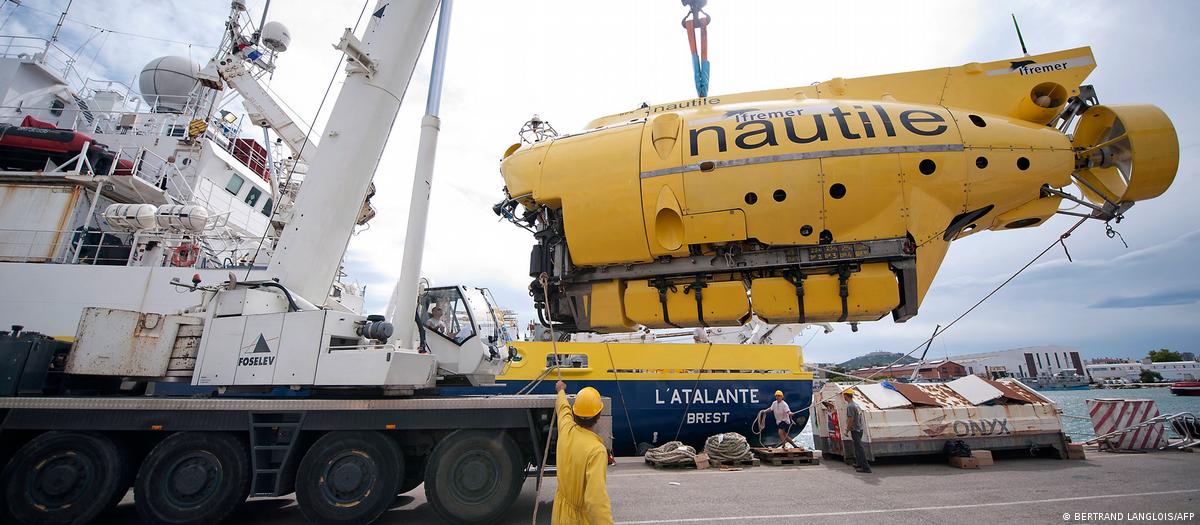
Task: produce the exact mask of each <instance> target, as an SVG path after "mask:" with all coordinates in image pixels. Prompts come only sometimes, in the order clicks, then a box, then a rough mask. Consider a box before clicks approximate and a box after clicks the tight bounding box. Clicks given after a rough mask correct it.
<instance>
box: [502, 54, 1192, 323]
mask: <svg viewBox="0 0 1200 525" xmlns="http://www.w3.org/2000/svg"><path fill="white" fill-rule="evenodd" d="M1094 68H1095V62H1094V59H1093V57H1092V53H1091V49H1090V48H1086V47H1084V48H1078V49H1071V50H1066V51H1059V52H1055V53H1049V54H1044V55H1036V56H1026V57H1021V58H1019V59H1013V60H1002V61H997V62H988V63H970V64H966V65H963V66H958V67H948V68H940V69H932V70H927V71H916V72H908V73H897V74H891V75H882V76H874V77H864V78H852V79H843V78H835V79H833V80H830V81H827V82H822V83H820V84H815V85H812V86H804V87H797V88H788V89H777V90H769V91H758V92H750V93H741V94H734V95H720V96H710V97H704V98H697V99H693V100H687V101H682V102H674V103H670V104H663V105H657V106H648V107H643V108H640V109H637V110H633V111H629V112H625V113H620V114H616V115H611V116H607V117H603V118H600V119H597V120H595V121H593V122H591V123H590V124H589V125H588V128H587V129H586V130H584V131H581V132H579V133H575V134H569V135H561V136H555V134H554V133H538V134H532V135H530V134H525V135H523V137H525V140H523V141H522V143H518V144H514V145H513V146H512V147H510V148H509V149H508V151H506V152H505V155H504V159H503V161H501V165H500V169H501V173H502V175H503V177H504V182H505V184H506V188H505V199H504V200H503V201H502V202H500V203H499V204H497V205H496V207H495V209H496V211H497V213H499V214H501V215H502V216H504V217H507V218H508V219H509V220H511V221H513V222H515V223H517V224H518V225H520V226H522V227H524V228H527V229H529V230H531V231H532V232H534V238H535V239H536V241H537V244H536V245H535V246H534V247H533V251H532V254H531V256H530V276H531V277H534V278H535V279H534V281H533V283H532V284H531V293H532V295H533V297H534V301H535V304H536V307H537V308H538V311H539V314H540V315H542V317H543V321H544V322H550V321H553V322H554V323H556V328H557V329H559V330H561V331H564V332H571V331H595V332H625V331H629V330H631V329H633V328H634V327H636V326H637V325H644V326H646V327H650V328H665V327H696V326H729V325H740V324H742V323H744V322H745V321H747V320H748V318H749V317H750V315H751V314H752V313H753V314H756V315H757V316H758V317H760V318H762V319H763V320H765V321H767V322H771V323H794V322H808V323H813V322H836V321H849V322H856V321H869V320H877V319H880V318H882V317H883V316H885V315H887V314H888V313H891V314H892V317H893V319H895V320H896V321H897V322H903V321H905V320H907V319H909V318H910V317H912V316H913V315H915V314H916V313H917V308H918V306H919V305H920V303H921V300H922V298H923V297H924V295H925V292H926V291H927V290H928V289H929V286H930V283H931V282H932V281H933V278H934V275H935V274H936V273H937V270H938V267H939V266H940V265H941V262H942V259H943V258H944V257H945V255H946V251H947V249H948V248H949V245H950V243H951V242H952V241H954V240H955V239H959V238H962V237H965V236H967V235H972V234H975V233H977V232H979V231H982V230H1009V229H1017V228H1028V227H1033V226H1036V225H1039V224H1041V223H1043V222H1044V221H1046V219H1048V218H1049V217H1050V216H1052V215H1054V214H1055V213H1059V212H1060V210H1059V208H1060V204H1061V203H1062V201H1063V200H1064V199H1066V200H1070V201H1076V202H1077V203H1081V204H1083V205H1084V206H1085V208H1084V209H1086V210H1088V214H1087V215H1088V216H1089V217H1091V218H1095V219H1098V220H1102V221H1109V220H1113V219H1118V218H1120V217H1121V216H1122V214H1124V213H1125V212H1126V210H1128V209H1129V207H1130V206H1132V205H1133V203H1134V202H1135V201H1139V200H1145V199H1150V198H1154V197H1156V196H1158V195H1160V194H1162V193H1163V192H1164V191H1165V190H1166V189H1167V187H1168V186H1170V184H1171V182H1172V180H1173V179H1174V177H1175V172H1176V169H1177V167H1178V161H1179V146H1178V141H1177V138H1176V136H1175V129H1174V127H1173V126H1172V124H1171V121H1170V119H1169V118H1167V116H1166V115H1165V114H1164V113H1163V112H1162V111H1161V110H1160V109H1158V108H1157V107H1155V106H1150V105H1125V106H1107V105H1099V101H1098V99H1097V97H1096V95H1095V92H1094V90H1093V89H1092V87H1091V86H1087V85H1081V83H1082V82H1083V80H1084V79H1085V78H1086V77H1087V76H1088V74H1089V73H1090V72H1091V71H1092V69H1094ZM548 129H552V128H548ZM1069 186H1075V189H1072V188H1069ZM1069 213H1071V214H1078V213H1077V212H1069ZM543 273H544V274H546V276H547V277H548V279H547V280H546V281H545V282H546V287H545V288H546V289H543V285H542V282H541V281H540V280H539V279H537V277H538V276H540V275H541V274H543ZM544 298H548V303H549V304H546V302H547V301H546V300H545V299H544Z"/></svg>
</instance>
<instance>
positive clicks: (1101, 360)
mask: <svg viewBox="0 0 1200 525" xmlns="http://www.w3.org/2000/svg"><path fill="white" fill-rule="evenodd" d="M1128 362H1129V358H1120V357H1097V358H1094V359H1088V360H1087V364H1089V365H1106V364H1109V363H1128Z"/></svg>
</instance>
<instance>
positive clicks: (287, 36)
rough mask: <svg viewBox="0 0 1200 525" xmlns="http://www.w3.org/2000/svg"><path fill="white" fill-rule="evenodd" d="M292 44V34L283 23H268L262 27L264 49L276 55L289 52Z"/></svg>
mask: <svg viewBox="0 0 1200 525" xmlns="http://www.w3.org/2000/svg"><path fill="white" fill-rule="evenodd" d="M291 43H292V32H291V31H288V28H287V26H285V25H283V23H281V22H267V23H266V24H263V27H262V44H263V47H265V48H267V49H270V50H271V51H274V52H276V53H282V52H284V51H287V48H288V44H291Z"/></svg>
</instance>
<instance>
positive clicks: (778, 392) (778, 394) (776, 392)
mask: <svg viewBox="0 0 1200 525" xmlns="http://www.w3.org/2000/svg"><path fill="white" fill-rule="evenodd" d="M775 397H783V390H776V391H775Z"/></svg>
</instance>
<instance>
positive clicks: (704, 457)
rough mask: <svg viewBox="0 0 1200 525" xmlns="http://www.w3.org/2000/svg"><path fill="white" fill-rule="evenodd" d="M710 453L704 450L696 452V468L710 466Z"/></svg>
mask: <svg viewBox="0 0 1200 525" xmlns="http://www.w3.org/2000/svg"><path fill="white" fill-rule="evenodd" d="M708 466H709V465H708V454H705V453H703V452H701V453H699V454H696V468H699V469H703V468H708Z"/></svg>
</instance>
